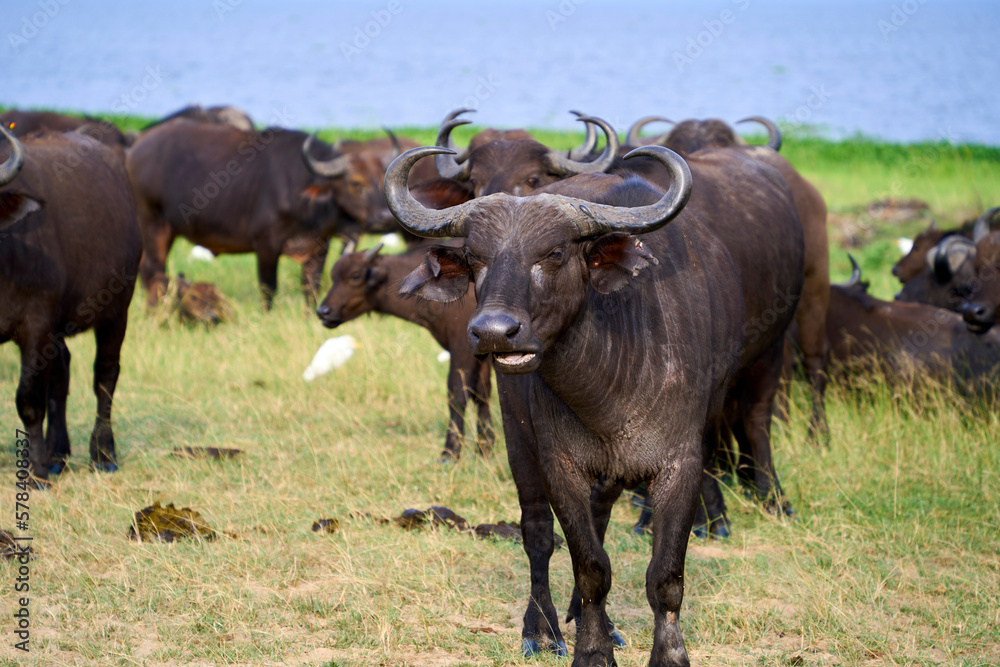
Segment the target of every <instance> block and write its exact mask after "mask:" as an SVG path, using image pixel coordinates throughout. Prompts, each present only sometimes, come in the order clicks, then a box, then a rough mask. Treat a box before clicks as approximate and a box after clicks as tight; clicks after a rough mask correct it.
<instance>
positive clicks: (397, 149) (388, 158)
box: [382, 127, 403, 167]
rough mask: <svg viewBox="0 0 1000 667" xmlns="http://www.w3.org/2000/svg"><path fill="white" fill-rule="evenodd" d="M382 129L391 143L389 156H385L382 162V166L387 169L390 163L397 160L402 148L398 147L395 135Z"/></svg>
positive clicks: (388, 130) (385, 128)
mask: <svg viewBox="0 0 1000 667" xmlns="http://www.w3.org/2000/svg"><path fill="white" fill-rule="evenodd" d="M382 129H383V130H385V133H386V134H388V135H389V141H391V142H392V152H391V153H389V155H387V156H386V157H385V158H384V159H383V160H382V165H383V166H385V167H388V166H389V165H390V164H392V161H393V160H395V159H396V158H398V157H399V155H400V154H401V153H402V152H403V148H402V146H400V145H399V139H397V138H396V135H395V134H393V133H392V130H390V129H389V128H387V127H383V128H382Z"/></svg>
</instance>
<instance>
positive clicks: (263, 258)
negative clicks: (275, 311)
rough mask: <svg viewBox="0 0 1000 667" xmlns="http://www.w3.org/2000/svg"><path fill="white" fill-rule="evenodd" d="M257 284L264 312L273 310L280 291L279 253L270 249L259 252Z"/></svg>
mask: <svg viewBox="0 0 1000 667" xmlns="http://www.w3.org/2000/svg"><path fill="white" fill-rule="evenodd" d="M257 282H258V284H259V285H260V298H261V303H262V304H263V306H264V310H271V304H272V303H274V294H275V292H277V291H278V253H276V252H274V251H272V250H270V249H264V250H258V251H257Z"/></svg>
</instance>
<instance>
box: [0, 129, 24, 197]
mask: <svg viewBox="0 0 1000 667" xmlns="http://www.w3.org/2000/svg"><path fill="white" fill-rule="evenodd" d="M0 134H2V135H3V136H4V137H6V138H7V141H9V142H10V157H9V158H7V161H6V162H4V163H3V164H2V165H0V186H3V185H7V184H8V183H10V182H11V181H13V180H14V179H15V178H17V175H18V174H19V173H21V167H23V166H24V146H22V145H21V142H20V141H18V140H17V137H15V136H14V135H13V134H11V133H10V132H8V131H7V128H6V127H4V126H3V124H2V123H0Z"/></svg>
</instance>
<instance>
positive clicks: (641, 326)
mask: <svg viewBox="0 0 1000 667" xmlns="http://www.w3.org/2000/svg"><path fill="white" fill-rule="evenodd" d="M445 150H447V149H442V148H436V147H430V148H422V149H414V150H411V151H407V152H406V153H404V154H403V155H402V156H400V157H399V158H398V159H397V160H396V161H395V162H394V163H393V164H392V166H390V168H389V170H388V172H387V173H386V185H385V191H386V199H387V201H388V202H389V205H390V207H391V208H392V211H393V213H394V214H395V215H396V217H397V218H398V219H399V221H400V223H401V224H402V225H403V226H404V227H407V228H409V229H410V230H411V231H412V232H413V233H415V234H419V235H422V236H427V237H447V236H454V237H464V238H465V239H466V244H465V247H464V248H453V247H446V246H445V247H437V248H433V249H431V250H429V251H428V255H427V259H426V260H425V262H424V264H423V265H422V266H421V267H419V268H418V269H417V270H415V271H414V272H413V273H411V274H410V275H409V276H408V277H407V278H406V280H405V281H404V282H403V284H402V286H401V288H400V291H401V292H402V293H404V294H416V295H419V296H422V297H424V298H428V299H433V300H438V301H444V302H448V301H451V300H455V299H458V298H461V297H462V296H463V295H465V294H466V293H467V290H468V288H469V285H470V284H473V285H474V286H475V293H476V298H477V301H478V305H477V308H476V310H475V312H474V313H473V316H472V319H471V321H470V322H469V325H468V334H469V342H470V344H471V346H472V348H473V352H474V353H475V354H476V355H478V356H488V357H489V358H490V359H491V360H492V363H493V366H494V368H495V369H496V370H497V372H498V374H497V386H498V389H499V394H500V403H501V409H502V412H503V421H504V431H505V434H506V439H507V453H508V460H509V462H510V466H511V471H512V472H513V476H514V481H515V484H516V486H517V490H518V498H519V502H520V505H521V527H522V530H523V534H524V548H525V551H526V553H527V554H528V559H529V563H530V567H531V600H530V603H529V605H528V609H527V611H526V613H525V616H524V626H523V629H522V638H523V649H524V651H525V653H526V654H533V653H536V652H537V651H538V650H539V649H540V646H546V647H547V648H549V649H550V650H553V651H555V652H557V653H561V654H565V652H566V648H565V643H564V642H563V640H562V633H561V632H560V630H559V619H558V616H557V614H556V612H555V608H554V606H553V603H552V599H551V595H550V591H549V585H548V562H549V559H550V557H551V555H552V551H553V537H552V535H553V532H552V529H553V522H552V518H553V517H552V511H551V510H554V511H555V514H556V515H557V516H558V518H559V521H560V524H561V525H562V527H563V529H564V531H565V534H566V540H567V544H568V546H569V549H570V554H571V556H572V560H573V568H574V577H575V581H576V588H577V590H578V591H579V594H580V599H581V605H580V609H579V616H578V618H577V625H576V627H577V643H576V650H575V653H576V655H575V659H574V662H573V664H574V665H597V664H601V665H604V664H615V662H614V655H613V648H612V636H611V633H610V632H609V629H610V627H612V626H611V625H610V621H609V619H608V617H607V614H606V612H605V602H606V596H607V593H608V591H609V589H610V586H611V566H610V561H609V558H608V555H607V553H606V552H605V551H604V549H603V538H604V533H605V530H606V528H607V523H608V519H609V517H610V511H611V507H612V505H613V503H614V502H615V500H616V499H617V497H618V496H619V495H620V494H621V491H622V489H623V488H624V486H626V485H628V486H634V485H636V484H638V483H639V482H641V481H647V482H648V483H649V490H650V498H651V502H652V506H653V508H654V509H653V524H654V531H653V535H654V537H653V556H652V560H651V562H650V566H649V568H648V569H647V584H646V590H647V597H648V599H649V603H650V606H651V607H652V608H653V611H654V621H655V629H654V632H653V648H652V655H651V659H650V664H651V665H687V664H688V658H687V652H686V650H685V648H684V642H683V639H682V637H681V631H680V626H679V613H680V605H681V600H682V598H683V588H684V587H683V569H684V555H685V550H686V547H687V540H688V535H689V533H690V530H691V525H692V522H693V519H694V515H695V510H696V504H697V499H698V495H699V491H700V490H701V489H700V487H701V485H702V481H703V476H702V469H703V466H704V465H705V464H706V463H707V461H708V460H709V458H710V457H711V456H712V455H713V454H714V452H715V448H716V446H717V444H718V430H719V427H720V426H721V424H722V422H723V408H724V406H725V404H726V402H727V399H732V398H733V397H734V391H735V392H736V393H739V392H738V389H737V387H739V386H740V385H741V384H743V383H747V384H749V385H755V384H758V383H762V384H767V379H766V378H751V377H750V376H749V375H743V371H749V370H751V367H752V366H753V365H754V364H755V363H756V362H757V361H759V360H762V359H764V358H766V357H768V356H770V355H773V354H774V352H773V350H774V349H775V348H776V349H777V353H778V354H779V355H780V352H781V341H782V337H783V335H784V328H785V326H787V322H788V321H789V320H790V319H791V311H792V310H794V307H795V301H796V300H797V297H798V290H799V289H800V288H801V281H802V262H801V255H802V232H801V224H800V223H799V221H798V218H797V215H796V212H795V208H794V204H793V201H792V197H791V194H790V192H789V191H788V188H787V185H786V184H785V182H784V180H783V179H782V178H781V176H780V174H779V173H778V172H777V171H775V170H774V169H773V168H771V167H769V166H767V165H765V164H762V163H760V162H757V161H755V160H750V159H747V158H745V157H744V156H742V155H740V154H739V153H737V152H735V151H732V150H727V149H723V150H719V151H714V152H710V151H704V152H702V154H701V155H698V156H694V157H692V159H691V168H690V170H689V169H688V166H687V165H686V164H685V162H684V160H683V159H681V158H680V157H679V156H677V155H676V154H674V153H673V152H671V151H669V150H667V149H665V148H662V147H647V148H642V149H638V150H637V151H636V153H634V155H645V156H648V157H651V158H653V159H656V160H659V161H660V162H661V164H663V165H664V166H665V167H666V168H667V170H668V171H669V173H670V179H669V180H670V182H669V187H668V188H667V189H666V190H665V192H663V193H662V194H661V191H660V190H656V189H654V188H653V187H652V186H651V185H649V184H648V183H647V182H645V181H643V180H642V179H641V178H635V177H632V178H628V177H626V178H623V177H621V176H618V175H608V174H589V175H584V176H577V177H575V178H569V179H566V180H564V181H561V182H559V183H554V184H552V185H549V186H547V187H546V188H544V189H543V190H542V191H540V192H539V191H536V192H535V194H534V195H532V196H529V197H515V196H512V195H509V194H505V193H498V194H493V195H489V196H487V197H483V198H477V199H473V200H472V201H470V202H468V203H466V204H463V205H461V206H458V207H454V208H451V209H446V210H443V211H433V210H430V209H427V208H425V207H423V206H421V205H420V204H419V203H418V202H416V201H415V200H414V199H413V198H412V197H410V196H409V193H408V191H407V189H406V185H405V184H406V178H407V171H408V170H409V168H410V167H411V166H412V165H413V163H414V162H416V160H418V159H420V158H421V157H424V156H430V155H436V154H439V153H442V152H444V151H445ZM470 159H471V156H470ZM692 182H693V183H694V184H695V185H694V188H693V191H692ZM584 195H585V196H586V199H583V198H579V197H581V196H584ZM689 197H690V202H689V203H688V198H689ZM685 203H687V208H684V206H685ZM682 209H683V210H682ZM675 217H676V218H677V220H676V222H674V223H673V224H670V225H667V223H668V222H670V221H671V220H672V219H674V218H675ZM665 225H666V226H665ZM730 227H731V228H737V227H738V228H739V229H741V230H742V233H743V234H744V240H745V243H744V246H745V247H744V248H742V249H741V248H737V249H736V250H737V253H738V254H737V255H736V256H734V254H733V249H732V248H727V244H726V243H724V241H723V239H722V238H720V235H719V233H718V232H719V229H720V228H730ZM751 255H752V256H753V264H746V263H745V261H744V260H745V258H747V257H749V256H751ZM741 283H749V284H750V285H749V286H746V285H742V286H741ZM786 299H787V300H790V303H787V304H785V305H783V306H781V307H779V306H778V304H779V303H784V301H785V300H786ZM748 310H749V311H750V312H751V313H754V314H757V315H763V314H764V313H766V312H773V314H774V317H775V319H770V318H768V322H767V324H764V325H762V327H761V328H758V329H755V330H753V331H748V332H746V333H744V322H745V319H746V317H747V311H748ZM776 321H779V322H778V323H777V324H776ZM741 375H743V376H742V377H740V376H741ZM775 383H776V378H775ZM750 388H752V389H756V388H757V387H750ZM753 394H754V392H750V391H748V392H747V394H746V397H747V398H750V397H751V396H752V395H753ZM741 398H742V396H741ZM747 407H748V408H749V409H748V410H747V411H746V412H747V414H748V415H753V416H751V417H750V418H749V420H748V421H750V422H753V421H754V420H755V419H756V418H757V417H758V416H763V415H762V414H761V415H757V408H758V407H759V405H758V404H757V403H755V404H754V405H753V406H747ZM765 412H766V410H765ZM768 416H769V413H768ZM772 470H773V469H772ZM550 506H551V510H550ZM574 616H576V613H575V612H574Z"/></svg>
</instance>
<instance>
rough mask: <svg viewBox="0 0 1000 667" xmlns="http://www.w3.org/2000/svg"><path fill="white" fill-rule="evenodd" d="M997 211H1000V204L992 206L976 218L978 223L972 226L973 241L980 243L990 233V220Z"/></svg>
mask: <svg viewBox="0 0 1000 667" xmlns="http://www.w3.org/2000/svg"><path fill="white" fill-rule="evenodd" d="M997 211H1000V206H995V207H993V208H991V209H990V210H988V211H986V212H985V213H983V214H982V215H981V216H979V217H978V218H977V219H976V224H975V225H973V227H972V242H973V243H979V242H980V241H982V240H983V239H984V238H985V237H986V235H987V234H989V233H990V221H992V220H993V216H994V215H996V214H997Z"/></svg>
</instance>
